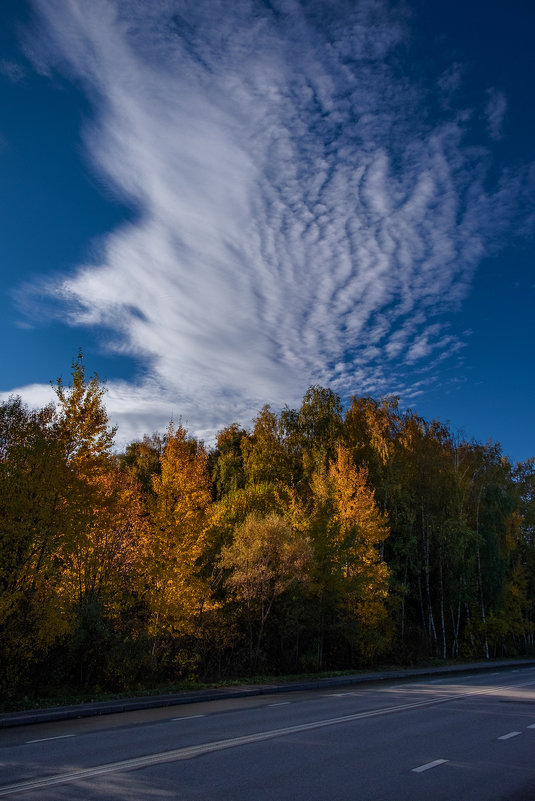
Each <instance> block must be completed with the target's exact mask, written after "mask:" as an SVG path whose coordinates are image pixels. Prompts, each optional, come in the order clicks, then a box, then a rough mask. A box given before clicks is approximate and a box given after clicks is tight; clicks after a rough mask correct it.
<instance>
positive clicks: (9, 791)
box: [0, 681, 532, 798]
mask: <svg viewBox="0 0 535 801" xmlns="http://www.w3.org/2000/svg"><path fill="white" fill-rule="evenodd" d="M529 684H532V682H531V681H530V682H522V683H518V684H516V685H514V687H515V688H518V687H523V686H526V685H529ZM505 689H507V688H506V687H501V688H500V692H503V690H505ZM497 692H498V690H495V689H494V688H492V689H489V688H488V687H483V688H479V689H477V690H467V691H464V692H460V693H455V694H454V695H448V696H446V698H431V699H429V698H428V699H426V700H425V701H413V702H412V703H407V704H398V705H397V706H389V707H383V708H380V709H370V710H368V711H366V712H356V713H355V714H353V715H343V716H342V717H338V718H328V719H326V720H315V721H312V722H311V723H301V724H300V725H295V726H286V727H285V728H282V729H269V730H267V731H261V732H258V733H256V734H245V735H243V736H241V737H230V738H228V739H227V740H215V741H212V742H208V743H201V744H200V745H193V746H187V747H185V748H177V749H175V750H173V751H161V752H159V753H156V754H148V755H147V756H141V757H134V758H133V759H123V760H122V761H120V762H109V763H106V764H104V765H95V766H94V767H92V768H80V769H79V770H75V771H72V772H70V773H59V774H56V775H55V776H48V777H44V778H35V779H29V780H26V781H23V782H18V783H16V784H10V785H4V786H3V787H0V798H4V797H5V796H8V795H13V794H15V793H24V792H28V791H29V790H38V789H41V788H44V787H52V786H55V785H58V784H69V783H71V782H76V781H81V780H84V779H89V778H92V777H94V776H103V775H105V774H108V773H119V772H121V771H125V770H137V769H139V768H146V767H149V766H152V765H162V764H164V763H166V762H176V761H179V760H185V759H193V758H194V757H197V756H201V755H203V754H209V753H213V752H214V751H224V750H226V749H228V748H237V747H239V746H241V745H249V744H250V743H259V742H264V741H266V740H274V739H276V738H277V737H286V736H288V735H290V734H298V733H301V732H305V731H313V730H315V729H323V728H326V727H328V726H338V725H340V724H343V723H352V722H353V721H355V720H365V719H367V718H376V717H380V716H382V715H390V714H392V713H395V712H404V711H406V710H409V709H411V710H412V709H420V708H422V707H426V706H438V705H439V704H446V703H450V702H451V701H458V700H460V699H463V698H470V697H471V696H472V695H494V694H496V693H497ZM182 720H183V718H182ZM447 761H448V760H436V761H435V762H434V763H428V764H429V765H430V766H431V767H434V766H435V765H441V764H442V763H443V762H447ZM423 768H425V769H427V768H426V766H425V765H423V766H421V767H420V768H414V769H413V770H415V771H416V772H421V770H422V769H423Z"/></svg>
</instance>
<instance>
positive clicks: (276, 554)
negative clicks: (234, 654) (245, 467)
mask: <svg viewBox="0 0 535 801" xmlns="http://www.w3.org/2000/svg"><path fill="white" fill-rule="evenodd" d="M310 558H311V549H310V544H309V541H308V538H307V537H305V536H303V534H302V532H300V531H299V530H298V529H294V528H292V526H291V525H290V523H289V522H288V520H286V519H285V518H284V517H282V516H281V515H278V514H274V513H272V514H270V515H267V516H266V517H260V516H259V515H257V514H254V513H253V514H250V515H249V516H248V517H247V518H246V520H245V521H244V523H243V524H242V525H241V526H239V527H238V529H237V530H236V533H235V535H234V539H233V541H232V543H231V544H230V545H227V546H226V547H225V548H223V550H222V553H221V566H222V567H223V569H225V570H227V571H229V573H228V577H227V579H226V583H227V586H228V587H230V588H231V589H232V590H233V591H234V592H235V594H236V597H237V599H238V600H239V601H242V602H243V603H244V604H245V606H246V608H247V613H248V621H249V649H250V651H249V654H250V662H251V666H252V667H256V666H257V665H258V659H259V655H260V648H261V644H262V638H263V635H264V630H265V626H266V622H267V620H268V617H269V615H270V613H271V610H272V608H273V603H274V601H275V599H276V598H277V597H278V596H280V595H282V594H283V593H284V592H285V591H286V590H288V589H289V588H290V587H291V586H292V584H297V583H299V582H301V583H304V582H305V581H306V576H307V572H306V571H307V566H308V564H309V561H310ZM255 621H256V624H257V632H256V638H255V636H254V633H253V632H254V623H255ZM255 639H256V643H255Z"/></svg>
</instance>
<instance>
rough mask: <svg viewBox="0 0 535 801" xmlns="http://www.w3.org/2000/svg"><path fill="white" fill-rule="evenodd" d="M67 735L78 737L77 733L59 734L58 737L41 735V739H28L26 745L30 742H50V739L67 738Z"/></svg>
mask: <svg viewBox="0 0 535 801" xmlns="http://www.w3.org/2000/svg"><path fill="white" fill-rule="evenodd" d="M67 737H76V734H58V735H57V737H41V738H40V739H39V740H26V745H29V744H30V743H48V742H49V741H50V740H65V739H66V738H67Z"/></svg>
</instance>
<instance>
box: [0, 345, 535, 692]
mask: <svg viewBox="0 0 535 801" xmlns="http://www.w3.org/2000/svg"><path fill="white" fill-rule="evenodd" d="M104 394H105V388H104V386H103V384H102V383H101V382H100V381H99V379H98V377H97V376H93V377H92V378H90V379H87V378H86V375H85V370H84V365H83V361H82V357H81V354H79V355H78V357H77V359H76V360H75V361H74V363H73V367H72V378H71V384H70V385H69V386H65V385H64V384H63V382H62V381H61V380H58V381H57V382H56V395H57V404H56V406H53V405H51V406H48V407H45V408H44V409H40V410H35V411H32V410H29V409H28V408H27V407H26V406H24V404H23V403H22V402H21V400H20V398H10V399H9V400H8V401H6V402H4V403H1V404H0V691H1V692H2V693H3V696H4V697H5V698H11V699H14V698H17V697H21V695H26V696H28V697H32V696H35V695H37V694H38V693H40V692H53V691H55V690H57V689H59V688H66V689H69V690H70V691H72V692H76V691H79V690H83V691H84V692H86V691H87V692H89V691H96V690H110V689H113V690H115V691H120V690H122V689H125V690H132V691H133V690H135V689H136V688H137V687H141V686H143V685H148V684H151V683H157V682H164V681H174V680H176V679H177V678H179V677H182V678H187V679H195V678H196V677H198V676H208V677H209V676H217V677H218V678H221V677H225V676H230V675H236V673H244V672H246V671H248V670H249V671H251V670H257V669H259V668H262V669H263V670H265V671H266V672H270V673H272V674H276V673H278V672H281V671H286V672H296V671H299V670H302V669H310V670H318V669H319V668H321V667H328V668H332V669H344V668H349V669H350V668H355V667H357V666H360V665H363V664H371V663H373V662H374V661H376V660H378V659H379V658H381V659H385V658H388V657H389V656H391V657H392V658H393V659H394V661H396V662H397V663H399V662H400V661H405V662H411V661H417V660H428V661H429V660H433V659H435V660H437V659H438V660H444V659H446V658H456V657H465V656H469V657H472V658H482V657H490V656H501V655H513V654H524V653H528V652H533V650H534V644H535V643H534V632H535V619H534V617H535V610H534V601H535V461H534V460H529V461H527V462H525V463H523V464H519V465H517V466H516V467H514V468H513V467H511V465H510V464H509V462H508V461H507V460H506V459H504V458H503V456H502V454H501V451H500V448H499V446H497V445H495V444H492V443H488V444H486V445H481V444H479V443H475V442H466V441H462V440H461V441H458V440H456V438H455V437H454V436H453V435H452V432H451V431H450V430H449V429H448V427H447V426H445V425H443V424H441V423H440V422H438V421H426V420H424V419H423V418H420V417H418V416H417V415H415V414H414V413H412V412H410V411H402V410H401V409H400V407H399V404H398V401H397V399H395V398H383V399H380V400H374V399H373V398H369V397H364V398H358V397H354V398H352V399H351V402H350V405H349V408H348V409H347V411H346V412H345V414H344V412H343V409H342V406H341V403H340V399H339V398H338V396H337V395H336V394H335V393H334V392H332V391H331V390H329V389H324V388H322V387H318V386H313V387H311V388H310V389H309V390H308V391H307V392H306V394H305V396H304V398H303V401H302V404H301V406H300V407H299V408H298V409H288V408H285V409H283V410H282V411H281V412H275V411H273V410H272V409H271V408H270V407H269V406H265V407H264V408H263V409H262V410H261V411H260V412H259V413H258V415H257V417H256V419H255V420H254V424H253V427H252V430H251V431H246V430H244V429H243V428H241V427H240V426H239V425H237V424H236V423H233V424H231V425H229V426H228V427H227V428H225V429H223V430H222V431H220V432H219V435H218V437H217V441H216V445H215V447H214V448H213V449H212V450H211V451H209V452H206V450H205V448H204V447H203V446H202V445H201V444H200V443H199V442H197V441H196V440H195V439H194V438H193V437H190V436H188V434H187V432H186V430H185V429H184V428H182V427H181V426H180V427H179V428H178V429H177V430H175V429H174V428H173V427H170V429H169V432H168V434H167V436H166V437H160V436H159V435H153V436H152V437H144V438H143V439H142V440H141V441H138V442H133V443H130V444H129V445H128V446H127V447H126V449H125V451H124V453H123V454H121V455H119V456H118V457H117V456H115V455H114V454H113V451H112V446H113V436H114V429H113V428H112V427H111V426H110V425H109V421H108V416H107V413H106V409H105V405H104Z"/></svg>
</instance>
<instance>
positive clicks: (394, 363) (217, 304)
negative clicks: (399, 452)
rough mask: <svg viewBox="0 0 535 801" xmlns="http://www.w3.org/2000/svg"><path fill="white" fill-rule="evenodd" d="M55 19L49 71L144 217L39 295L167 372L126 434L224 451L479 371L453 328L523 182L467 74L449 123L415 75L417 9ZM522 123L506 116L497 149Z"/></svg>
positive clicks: (95, 150)
mask: <svg viewBox="0 0 535 801" xmlns="http://www.w3.org/2000/svg"><path fill="white" fill-rule="evenodd" d="M35 8H36V12H37V13H38V14H39V19H40V26H39V28H40V36H39V39H37V38H36V37H35V36H33V38H32V40H31V42H32V44H31V47H30V46H29V49H28V52H30V53H31V56H32V58H33V61H34V63H35V64H36V65H37V68H38V69H40V70H41V71H42V72H43V73H50V72H51V71H53V70H61V71H63V72H64V73H67V74H68V75H70V77H71V78H72V79H73V80H75V81H78V82H80V85H81V86H82V87H83V89H84V91H86V92H87V93H88V95H89V96H90V97H91V99H92V103H93V109H94V116H93V118H92V120H91V122H90V123H88V124H87V125H86V128H85V130H84V132H83V136H84V144H85V147H86V149H87V152H88V154H89V156H90V158H91V161H92V164H93V166H94V168H95V170H96V171H97V172H98V174H99V175H100V177H101V180H102V181H103V182H105V184H106V185H107V186H108V187H109V188H111V189H112V191H113V192H115V193H116V194H117V195H118V196H120V197H121V198H122V199H123V200H124V201H126V202H128V203H129V204H131V206H132V207H133V208H134V209H135V210H136V219H135V221H134V222H130V223H128V224H125V225H124V226H123V227H121V228H119V229H117V230H115V231H112V232H110V234H109V235H108V236H107V237H106V238H105V239H104V240H102V241H101V242H100V243H99V246H98V249H97V253H96V254H95V258H94V259H93V260H92V261H91V262H89V263H86V264H80V265H73V270H72V272H71V273H70V274H68V275H63V276H61V277H59V278H58V277H55V278H54V279H53V280H49V279H45V282H44V284H43V283H42V282H41V285H40V290H39V291H40V292H43V291H44V292H45V294H48V295H50V296H53V297H54V298H55V299H56V301H57V302H59V304H60V306H61V308H62V313H63V314H65V312H66V313H67V315H68V322H69V323H70V324H71V325H73V326H76V325H84V326H102V327H104V328H105V329H107V330H111V331H113V332H114V334H113V336H112V337H111V338H110V340H109V343H108V345H109V347H110V348H112V349H114V350H116V351H118V352H121V353H125V354H128V355H134V356H136V357H138V358H141V359H142V360H143V362H144V364H145V365H146V371H145V374H144V376H142V377H141V378H140V379H139V382H138V384H137V385H127V384H116V385H113V384H112V385H110V398H109V402H110V410H111V407H113V409H114V412H113V414H114V415H115V418H116V419H118V420H119V422H120V425H121V426H123V424H124V425H125V427H124V428H123V434H124V435H126V436H127V437H128V436H135V435H136V434H137V435H139V434H140V433H142V430H139V427H140V426H141V425H144V426H145V430H150V429H151V428H152V427H154V426H151V421H153V422H155V423H156V421H157V424H158V425H161V419H163V417H164V416H165V415H167V414H168V413H169V411H173V410H174V414H175V416H176V414H177V413H178V414H182V415H184V417H185V419H186V420H187V421H188V422H189V424H190V426H191V428H193V429H194V430H196V431H203V432H207V433H209V432H211V431H213V430H215V429H217V428H218V427H220V426H222V425H225V424H227V423H229V422H230V421H231V420H232V419H241V420H243V419H246V418H247V417H248V418H250V416H251V414H252V413H253V412H254V411H255V410H256V409H257V408H259V406H260V405H261V404H263V403H264V402H266V401H270V402H273V403H280V402H284V401H288V402H290V403H293V402H295V401H296V399H298V397H299V396H300V394H302V392H303V390H304V389H305V388H306V387H307V386H308V385H309V384H311V383H321V384H324V385H328V386H331V387H333V388H334V389H336V390H337V391H339V392H340V393H342V394H344V395H347V394H349V393H351V392H357V393H364V392H370V393H383V392H392V391H393V392H398V393H401V394H403V395H404V396H405V397H410V396H411V395H414V394H416V393H418V392H419V391H421V388H422V386H423V385H424V384H425V382H426V381H430V380H432V377H431V378H430V377H429V373H430V371H429V369H428V368H429V360H430V359H431V360H433V359H436V360H438V361H441V360H443V359H444V358H447V357H448V356H449V355H453V354H455V353H458V352H459V350H460V348H462V345H463V343H462V338H460V337H459V336H458V335H456V334H455V333H453V332H452V330H451V326H450V323H449V320H448V315H449V314H451V312H452V310H454V309H455V308H457V307H458V305H459V304H460V303H461V301H462V300H463V298H464V297H465V296H466V294H467V292H468V290H469V288H470V285H471V281H472V277H473V274H474V270H475V269H476V267H477V265H478V263H479V262H480V260H481V258H482V257H483V255H484V254H485V253H488V251H489V249H491V248H492V247H494V246H495V245H496V243H497V241H498V240H497V237H498V238H499V235H500V232H502V231H503V230H505V229H506V227H507V226H508V225H509V223H510V220H511V218H512V216H513V215H514V210H515V198H516V197H517V196H518V195H519V193H520V192H521V184H522V177H521V175H518V174H517V175H515V176H512V175H511V174H508V175H507V180H505V179H504V180H502V181H500V180H498V181H497V182H496V183H495V185H494V186H492V185H491V184H490V183H489V177H488V173H489V153H488V151H487V150H485V149H484V148H483V147H475V146H474V145H473V144H472V145H468V144H467V143H466V131H467V126H468V125H469V124H470V117H471V115H470V114H469V113H467V112H466V110H463V111H462V113H460V112H459V113H457V112H455V110H454V107H453V99H452V98H453V93H454V92H455V91H456V89H457V87H458V84H459V81H460V80H461V78H460V74H461V67H460V65H459V64H455V65H454V69H453V68H452V76H454V77H455V80H453V78H452V77H451V76H450V79H449V80H445V79H444V76H442V78H440V79H439V77H440V76H437V89H436V91H437V92H441V93H442V96H441V102H440V104H439V105H440V107H441V109H442V111H441V116H436V117H435V118H433V119H432V120H430V119H429V115H428V114H427V113H426V108H427V103H428V100H429V97H428V94H427V90H426V89H425V87H424V86H423V85H421V83H416V82H415V81H412V80H411V79H410V78H409V77H408V76H409V72H408V71H407V73H406V74H403V73H402V72H401V71H400V70H399V68H398V66H397V65H398V60H399V58H400V55H399V52H400V50H399V48H400V47H401V46H403V47H405V46H406V45H407V42H408V39H409V34H408V27H407V25H408V23H407V20H406V17H405V15H404V14H403V13H402V12H401V11H400V10H399V9H398V8H397V7H394V6H390V5H388V4H387V3H383V2H372V1H371V0H370V2H365V1H364V2H360V3H358V4H355V3H352V2H337V3H334V4H333V3H327V2H318V1H316V2H307V3H304V2H303V3H301V2H298V0H278V2H273V3H269V4H266V3H263V2H260V0H238V2H236V3H231V4H229V3H223V2H222V0H210V1H209V2H208V0H196V2H189V0H153V2H151V3H149V4H147V3H143V2H139V0H121V2H118V0H92V2H91V4H87V3H84V2H82V0H47V2H45V3H39V4H36V7H35ZM483 100H484V99H483ZM504 113H505V98H504V97H503V96H502V95H499V94H496V93H492V94H491V95H489V98H488V104H487V107H486V116H487V122H488V127H489V130H490V133H491V136H493V137H494V138H497V137H498V136H500V135H501V124H502V119H503V114H504ZM43 286H44V290H43ZM24 292H25V293H31V292H32V288H31V287H26V288H25V289H24ZM425 372H427V377H425V376H424V373H425ZM431 372H432V371H431ZM133 400H134V403H133Z"/></svg>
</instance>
